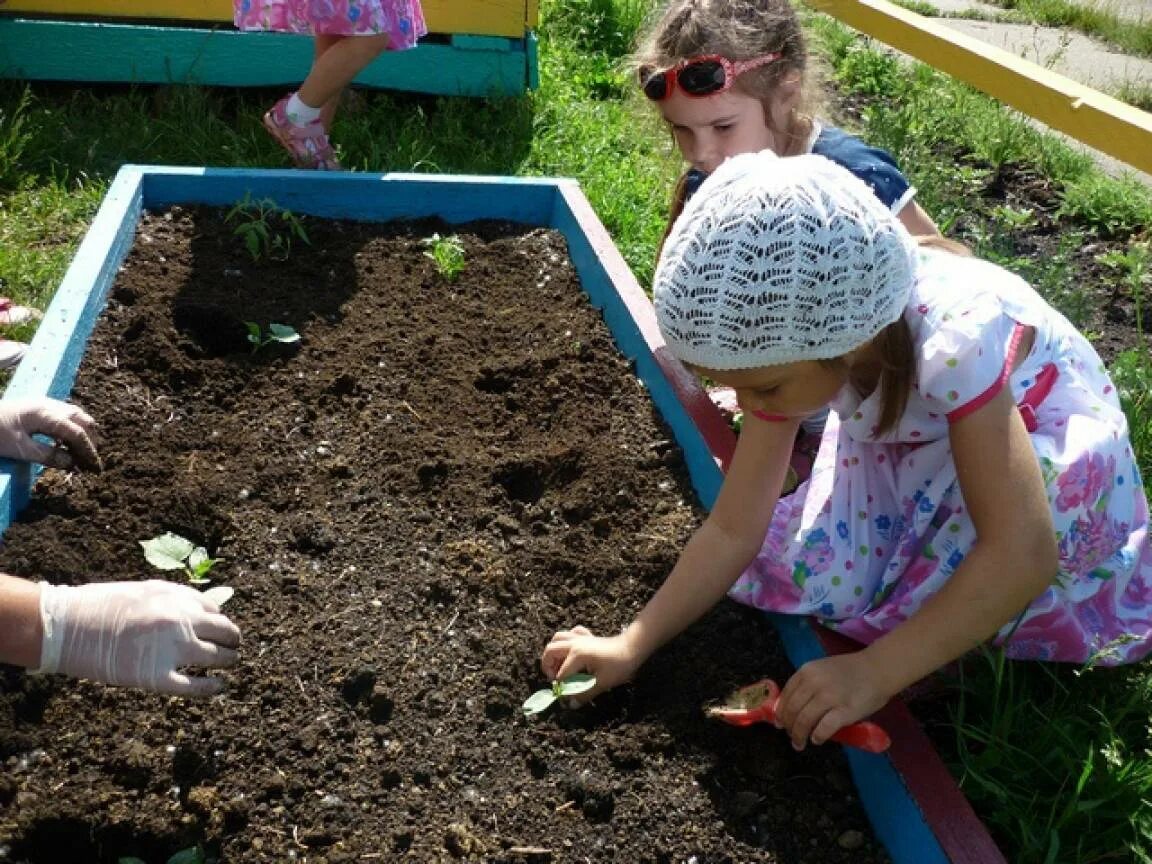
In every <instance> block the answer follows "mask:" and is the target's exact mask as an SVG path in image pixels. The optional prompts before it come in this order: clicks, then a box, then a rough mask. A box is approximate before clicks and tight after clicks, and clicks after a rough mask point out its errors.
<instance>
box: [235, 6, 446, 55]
mask: <svg viewBox="0 0 1152 864" xmlns="http://www.w3.org/2000/svg"><path fill="white" fill-rule="evenodd" d="M232 13H233V21H234V22H235V24H236V27H237V28H238V29H240V30H272V31H274V32H277V33H309V34H312V35H323V36H379V35H381V34H387V35H388V36H389V37H391V38H390V39H389V41H388V50H389V51H402V50H404V49H406V48H412V47H414V46H415V45H416V42H417V40H418V39H419V38H420V37H421V36H423V35H424V34H426V33H427V32H428V28H427V27H426V26H425V24H424V13H423V11H422V10H421V8H420V3H419V0H232Z"/></svg>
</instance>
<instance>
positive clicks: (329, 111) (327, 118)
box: [312, 34, 346, 129]
mask: <svg viewBox="0 0 1152 864" xmlns="http://www.w3.org/2000/svg"><path fill="white" fill-rule="evenodd" d="M344 38H346V37H344V36H327V35H324V34H321V35H319V36H317V37H316V38H315V40H314V42H313V46H312V47H313V53H312V65H313V67H315V65H316V61H317V60H319V59H320V57H321V55H323V54H324V53H326V52H327V51H328V49H329V48H331V47H332V46H333V45H335V44H336V43H337V42H339V41H340V40H341V39H344ZM343 95H344V88H340V92H339V93H337V94H336V95H335V96H333V97H332V98H331V99H329V100H328V101H327V102H325V103H324V107H322V108H321V109H320V122H321V123H323V124H324V128H325V129H331V128H332V121H333V120H334V119H335V117H336V109H337V108H339V107H340V99H341V98H342V97H343Z"/></svg>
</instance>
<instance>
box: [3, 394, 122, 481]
mask: <svg viewBox="0 0 1152 864" xmlns="http://www.w3.org/2000/svg"><path fill="white" fill-rule="evenodd" d="M95 426H96V421H95V420H93V419H92V418H91V417H90V416H89V415H88V414H87V413H85V412H84V411H83V410H81V409H80V408H77V407H76V406H75V405H69V404H68V403H67V402H60V401H59V400H57V399H49V398H47V397H44V398H41V399H16V400H13V401H11V402H9V401H2V402H0V456H5V457H7V458H9V459H22V460H24V461H26V462H40V463H41V464H44V465H47V466H49V467H51V468H65V469H67V468H71V467H73V465H75V466H77V467H79V468H82V469H84V470H88V471H99V470H100V457H99V456H98V455H97V453H96V446H95V445H94V444H93V443H92V437H91V433H92V430H93V429H94V428H95ZM36 434H40V435H47V436H48V437H49V438H52V439H54V440H55V441H56V445H55V446H53V445H51V444H45V443H43V442H41V441H37V440H36V439H35V438H33V437H32V436H33V435H36Z"/></svg>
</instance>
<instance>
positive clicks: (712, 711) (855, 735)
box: [707, 678, 892, 753]
mask: <svg viewBox="0 0 1152 864" xmlns="http://www.w3.org/2000/svg"><path fill="white" fill-rule="evenodd" d="M778 701H780V688H779V687H778V686H777V685H776V682H775V681H773V680H772V679H770V678H765V679H764V680H763V681H757V682H756V683H755V684H749V685H748V686H747V687H741V688H740V689H739V690H737V691H736V692H735V693H733V694H732V696H731V697H730V698H729V700H728V704H727V705H722V706H720V707H718V708H709V709H707V714H708V716H709V717H717V718H719V719H721V720H723V721H724V722H725V723H728V724H730V725H732V726H751V725H752V724H753V723H775V722H776V703H777V702H778ZM832 740H833V741H838V742H839V743H841V744H846V745H848V746H849V747H858V748H859V749H861V750H867V751H868V752H869V753H883V752H884V751H885V750H887V749H888V747H889V746H890V745H891V744H892V739H891V738H889V737H888V733H887V732H885V731H884V730H883V729H881V728H880V727H879V726H877V725H876V724H875V723H871V722H869V721H867V720H862V721H860V722H859V723H851V724H849V725H847V726H845V727H844V728H843V729H840V730H839V731H838V732H836V734H834V735H833V736H832Z"/></svg>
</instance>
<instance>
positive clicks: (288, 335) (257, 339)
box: [244, 321, 300, 354]
mask: <svg viewBox="0 0 1152 864" xmlns="http://www.w3.org/2000/svg"><path fill="white" fill-rule="evenodd" d="M244 326H245V327H247V328H248V341H249V342H251V343H252V353H253V354H255V353H256V352H257V351H259V350H260V349H261V348H263V347H264V346H265V345H271V344H272V343H273V342H283V343H287V342H299V341H300V334H299V333H297V332H296V331H295V330H294V329H293V328H292V327H289V326H288V325H287V324H269V325H268V332H267V333H265V332H264V331H263V330H262V329H261V327H260V325H259V324H257V323H256V322H255V321H245V322H244Z"/></svg>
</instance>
